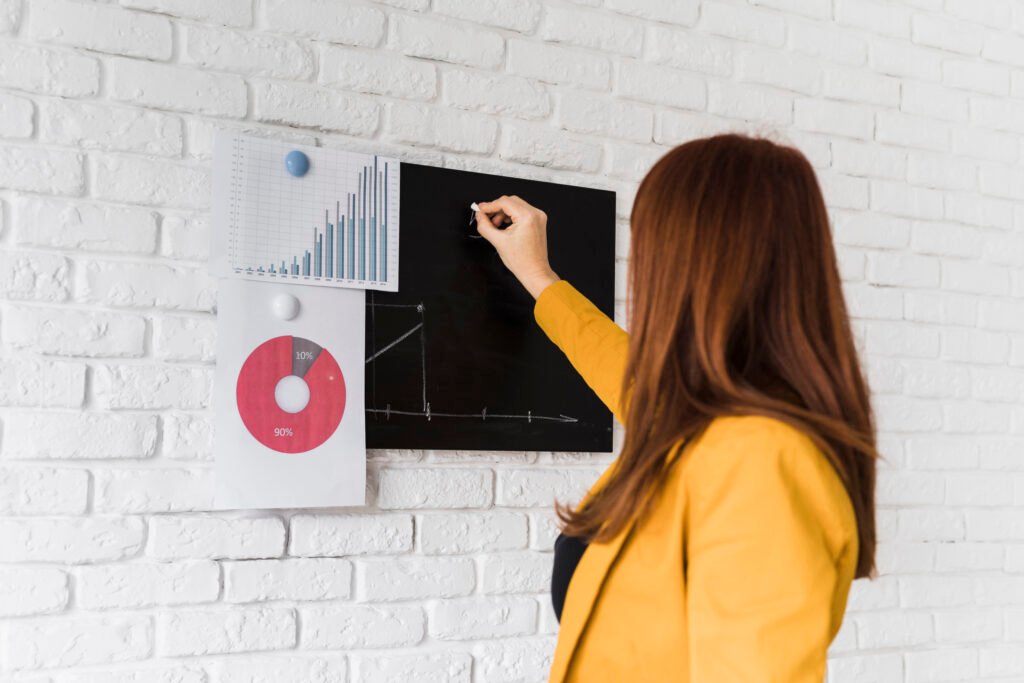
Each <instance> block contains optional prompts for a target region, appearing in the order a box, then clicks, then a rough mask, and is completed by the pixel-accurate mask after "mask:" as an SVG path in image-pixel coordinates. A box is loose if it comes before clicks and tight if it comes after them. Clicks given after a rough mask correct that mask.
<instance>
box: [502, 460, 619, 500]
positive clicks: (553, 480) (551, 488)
mask: <svg viewBox="0 0 1024 683" xmlns="http://www.w3.org/2000/svg"><path fill="white" fill-rule="evenodd" d="M598 475H599V472H597V471H595V470H591V469H577V468H565V469H562V470H541V469H532V470H514V469H510V470H501V471H500V472H499V473H498V495H497V499H496V503H497V504H498V505H503V506H508V507H547V506H550V505H552V504H554V502H555V501H556V500H558V501H560V502H563V503H568V502H571V501H573V500H576V499H578V498H579V497H580V496H582V495H583V493H584V492H585V491H586V490H587V489H588V488H589V487H590V486H591V484H593V482H594V480H595V479H597V477H598Z"/></svg>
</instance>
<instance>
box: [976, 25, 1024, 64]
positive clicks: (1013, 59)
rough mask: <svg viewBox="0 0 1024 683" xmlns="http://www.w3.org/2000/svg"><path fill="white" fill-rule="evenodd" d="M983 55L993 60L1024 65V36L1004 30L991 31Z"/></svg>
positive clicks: (986, 37)
mask: <svg viewBox="0 0 1024 683" xmlns="http://www.w3.org/2000/svg"><path fill="white" fill-rule="evenodd" d="M981 56H982V57H984V58H985V59H987V60H989V61H993V62H1002V63H1004V64H1012V65H1013V66H1024V38H1021V37H1020V36H1019V35H1013V34H1011V33H1007V32H1003V31H992V32H989V33H987V34H986V35H985V43H984V46H983V47H982V50H981Z"/></svg>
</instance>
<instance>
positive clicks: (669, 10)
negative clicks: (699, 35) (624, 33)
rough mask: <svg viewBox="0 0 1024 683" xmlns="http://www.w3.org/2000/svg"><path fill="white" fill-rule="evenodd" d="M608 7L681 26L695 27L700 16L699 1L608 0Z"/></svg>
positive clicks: (642, 17)
mask: <svg viewBox="0 0 1024 683" xmlns="http://www.w3.org/2000/svg"><path fill="white" fill-rule="evenodd" d="M606 5H607V7H608V8H609V9H611V10H614V11H616V12H620V13H622V14H628V15H630V16H635V17H639V18H641V19H649V20H651V21H663V22H666V23H669V24H679V25H680V26H693V25H694V24H696V23H697V18H698V16H699V14H700V11H699V8H700V3H699V0H674V2H660V1H659V0H608V2H607V3H606Z"/></svg>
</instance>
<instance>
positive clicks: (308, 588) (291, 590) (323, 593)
mask: <svg viewBox="0 0 1024 683" xmlns="http://www.w3.org/2000/svg"><path fill="white" fill-rule="evenodd" d="M222 565H223V567H224V600H225V601H226V602H264V601H266V600H334V599H342V600H344V599H347V598H349V597H351V594H352V563H351V562H349V561H348V560H339V559H335V558H314V559H305V558H302V559H291V560H245V561H242V562H223V563H222ZM303 626H304V627H308V623H307V622H306V621H305V620H303Z"/></svg>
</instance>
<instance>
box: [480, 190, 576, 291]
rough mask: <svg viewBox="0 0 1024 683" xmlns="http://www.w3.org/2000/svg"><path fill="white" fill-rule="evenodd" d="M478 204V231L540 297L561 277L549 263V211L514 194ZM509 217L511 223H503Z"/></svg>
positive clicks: (527, 286) (522, 280) (506, 263)
mask: <svg viewBox="0 0 1024 683" xmlns="http://www.w3.org/2000/svg"><path fill="white" fill-rule="evenodd" d="M478 206H479V208H480V210H479V211H477V212H476V229H477V232H479V233H480V234H481V235H482V236H483V238H484V239H486V240H487V241H488V242H490V243H491V244H492V245H494V248H495V249H496V250H497V252H498V256H500V257H501V262H502V263H504V264H505V267H506V268H508V269H509V270H510V271H512V274H513V275H515V276H516V279H518V280H519V282H521V283H522V285H523V287H525V288H526V291H528V292H529V293H530V295H531V296H533V298H534V299H536V298H537V296H538V295H539V294H540V293H541V292H542V291H544V288H545V287H547V286H548V285H550V284H551V283H552V282H555V281H557V280H558V279H559V278H558V275H556V274H555V272H554V271H553V270H551V264H549V263H548V239H547V223H548V216H547V214H546V213H544V212H543V211H541V210H540V209H538V208H537V207H535V206H530V205H529V204H527V203H526V202H525V201H523V200H522V199H520V198H519V197H516V196H514V195H513V196H511V197H509V196H501V197H498V198H497V199H495V200H494V201H493V202H480V203H479V204H478ZM508 221H511V224H510V225H508V227H506V228H502V227H500V226H502V225H504V224H505V223H506V222H508Z"/></svg>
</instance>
